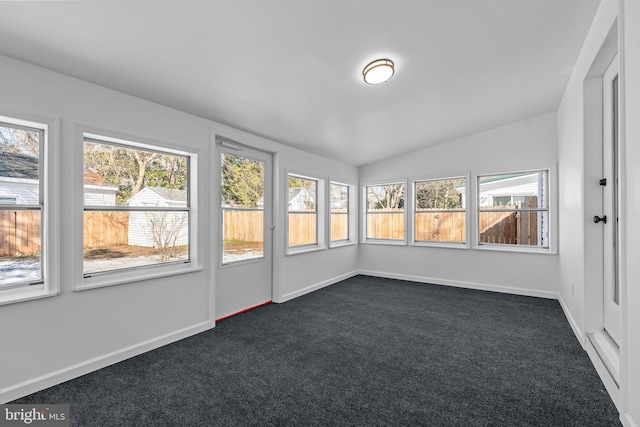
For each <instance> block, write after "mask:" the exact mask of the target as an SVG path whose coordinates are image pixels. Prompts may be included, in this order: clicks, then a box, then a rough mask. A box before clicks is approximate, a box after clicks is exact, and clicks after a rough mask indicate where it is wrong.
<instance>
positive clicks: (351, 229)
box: [327, 180, 358, 248]
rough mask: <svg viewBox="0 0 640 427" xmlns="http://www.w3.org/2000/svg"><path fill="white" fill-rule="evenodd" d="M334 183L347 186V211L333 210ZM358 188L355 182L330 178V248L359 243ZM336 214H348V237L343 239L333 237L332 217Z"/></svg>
mask: <svg viewBox="0 0 640 427" xmlns="http://www.w3.org/2000/svg"><path fill="white" fill-rule="evenodd" d="M332 185H339V186H343V187H347V212H332V210H331V186H332ZM356 190H357V187H356V185H355V184H349V183H346V182H343V181H336V180H329V191H328V192H327V193H328V198H329V201H328V209H329V238H328V241H329V248H339V247H342V246H351V245H357V244H358V240H357V238H356V232H357V225H356V218H357V214H356V212H355V211H356V208H357V203H356V194H355V193H356ZM334 213H335V214H339V215H347V227H348V229H347V238H346V239H341V240H332V239H331V231H332V221H331V220H332V218H333V215H334Z"/></svg>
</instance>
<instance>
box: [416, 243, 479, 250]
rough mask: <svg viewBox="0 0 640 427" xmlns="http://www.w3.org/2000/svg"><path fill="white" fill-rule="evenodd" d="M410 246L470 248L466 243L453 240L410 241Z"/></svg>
mask: <svg viewBox="0 0 640 427" xmlns="http://www.w3.org/2000/svg"><path fill="white" fill-rule="evenodd" d="M411 246H417V247H424V248H446V249H471V247H470V246H469V245H468V244H467V243H453V242H411Z"/></svg>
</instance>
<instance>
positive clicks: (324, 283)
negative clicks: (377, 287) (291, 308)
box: [277, 271, 360, 303]
mask: <svg viewBox="0 0 640 427" xmlns="http://www.w3.org/2000/svg"><path fill="white" fill-rule="evenodd" d="M358 274H360V273H359V272H358V271H352V272H349V273H346V274H342V275H340V276H337V277H332V278H331V279H328V280H324V281H322V282H320V283H316V284H313V285H311V286H307V287H306V288H303V289H300V290H297V291H295V292H289V293H288V294H284V295H282V297H281V298H279V299H278V301H277V302H278V303H281V302H286V301H289V300H292V299H294V298H298V297H300V296H302V295H305V294H308V293H311V292H313V291H317V290H318V289H322V288H326V287H327V286H331V285H333V284H336V283H338V282H341V281H343V280H346V279H349V278H351V277H353V276H357V275H358Z"/></svg>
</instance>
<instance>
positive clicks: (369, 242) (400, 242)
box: [362, 239, 407, 246]
mask: <svg viewBox="0 0 640 427" xmlns="http://www.w3.org/2000/svg"><path fill="white" fill-rule="evenodd" d="M362 243H364V244H367V245H390V246H407V242H405V241H404V240H377V239H368V240H364V241H363V242H362Z"/></svg>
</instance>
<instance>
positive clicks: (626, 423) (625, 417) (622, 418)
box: [620, 412, 640, 427]
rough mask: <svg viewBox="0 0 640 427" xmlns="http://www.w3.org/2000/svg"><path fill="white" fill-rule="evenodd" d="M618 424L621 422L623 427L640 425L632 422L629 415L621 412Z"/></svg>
mask: <svg viewBox="0 0 640 427" xmlns="http://www.w3.org/2000/svg"><path fill="white" fill-rule="evenodd" d="M620 422H622V425H623V426H624V427H638V426H640V424H638V423H636V422H635V421H633V418H631V415H629V413H628V412H623V413H622V414H620Z"/></svg>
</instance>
